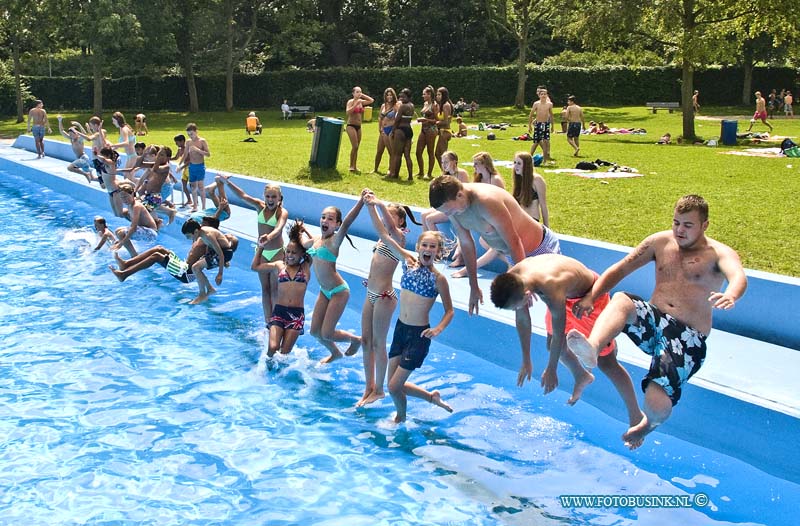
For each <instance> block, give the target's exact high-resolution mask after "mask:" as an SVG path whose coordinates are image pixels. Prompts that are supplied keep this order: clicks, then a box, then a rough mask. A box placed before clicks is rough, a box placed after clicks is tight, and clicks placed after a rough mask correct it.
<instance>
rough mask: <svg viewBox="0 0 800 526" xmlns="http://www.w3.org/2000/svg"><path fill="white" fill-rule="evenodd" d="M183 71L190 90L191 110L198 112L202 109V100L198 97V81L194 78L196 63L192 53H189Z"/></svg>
mask: <svg viewBox="0 0 800 526" xmlns="http://www.w3.org/2000/svg"><path fill="white" fill-rule="evenodd" d="M183 72H184V73H185V74H186V89H187V90H188V91H189V112H190V113H197V112H198V111H200V102H199V100H198V98H197V82H195V79H194V64H193V63H192V58H191V55H187V57H186V59H185V61H184V64H183Z"/></svg>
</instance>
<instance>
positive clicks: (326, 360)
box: [319, 351, 344, 363]
mask: <svg viewBox="0 0 800 526" xmlns="http://www.w3.org/2000/svg"><path fill="white" fill-rule="evenodd" d="M342 356H344V355H343V354H342V353H341V352H339V351H336V352H335V353H332V354H331V355H330V356H326V357H325V358H323V359H322V360H320V361H319V363H331V362H333V361H335V360H338V359H339V358H341V357H342Z"/></svg>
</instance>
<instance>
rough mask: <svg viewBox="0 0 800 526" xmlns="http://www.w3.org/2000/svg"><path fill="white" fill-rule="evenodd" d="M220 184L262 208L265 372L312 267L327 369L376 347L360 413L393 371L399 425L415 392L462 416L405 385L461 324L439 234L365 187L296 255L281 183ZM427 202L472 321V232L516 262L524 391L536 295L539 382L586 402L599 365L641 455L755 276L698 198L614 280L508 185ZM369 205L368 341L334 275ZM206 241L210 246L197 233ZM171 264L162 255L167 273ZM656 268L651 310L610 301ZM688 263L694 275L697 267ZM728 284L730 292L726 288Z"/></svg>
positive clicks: (297, 328) (631, 301) (296, 325)
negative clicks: (439, 223) (568, 380)
mask: <svg viewBox="0 0 800 526" xmlns="http://www.w3.org/2000/svg"><path fill="white" fill-rule="evenodd" d="M517 159H519V161H520V162H519V168H520V170H519V171H518V170H517V169H516V167H515V175H523V174H524V172H526V171H531V172H532V170H533V169H532V161H531V159H530V154H528V153H527V152H520V153H518V154H517V155H516V156H515V164H516V161H517ZM456 166H457V164H456ZM220 182H222V183H223V184H225V185H227V186H228V187H230V188H231V189H232V190H233V191H234V192H236V193H237V194H238V195H239V196H240V197H241V198H242V200H243V201H244V202H246V203H247V204H249V205H250V206H252V207H253V208H255V209H257V210H259V214H258V228H259V243H258V250H257V252H256V254H255V255H254V258H253V261H252V265H251V268H252V269H253V270H256V271H258V272H259V276H260V279H261V283H262V306H263V309H264V316H265V319H266V320H268V325H269V327H270V337H269V344H268V346H267V348H266V349H265V351H264V353H262V356H261V357H260V359H259V369H261V370H263V369H264V367H265V363H266V360H267V359H268V358H270V357H271V356H272V355H274V354H275V353H277V352H280V353H283V354H286V353H289V352H290V351H291V349H292V347H293V345H294V343H295V341H296V340H297V337H298V336H299V335H300V334H302V332H303V325H304V312H303V297H304V295H305V292H306V288H307V285H308V280H309V278H310V273H311V269H312V267H313V269H314V271H315V272H316V274H317V280H318V282H319V285H320V294H319V296H318V298H317V301H316V303H315V306H314V314H313V319H312V322H311V334H312V335H313V336H315V337H316V338H317V339H318V340H319V341H320V342H321V343H322V345H323V346H325V347H326V348H327V349H328V350H329V352H330V355H329V356H328V357H326V358H325V359H324V360H323V362H326V363H327V362H330V361H332V360H335V359H338V358H341V357H342V356H343V354H344V355H354V354H356V353H357V352H358V349H359V347H361V346H363V347H364V352H363V360H364V370H365V378H366V386H365V391H364V394H363V396H362V398H361V400H359V402H358V403H357V405H358V406H364V405H367V404H370V403H372V402H374V401H376V400H379V399H381V398H383V397H384V396H385V394H384V391H383V385H384V381H385V379H386V375H387V373H388V389H389V392H390V394H391V396H392V398H393V400H394V402H395V406H396V408H397V413H396V415H395V421H397V422H400V421H403V420H404V419H405V417H406V399H407V396H413V397H418V398H422V399H424V400H427V401H428V402H430V403H433V404H435V405H439V406H441V407H443V408H444V409H446V410H448V411H452V409H451V408H450V407H449V405H448V404H447V403H446V402H444V401H443V400H442V399H441V394H440V393H438V392H437V391H433V392H429V391H427V390H425V389H422V388H421V387H419V386H416V385H414V384H412V383H410V382H408V381H407V380H408V378H409V375H410V374H411V372H412V371H413V370H414V369H416V368H418V367H419V366H420V365H421V364H422V362H423V360H424V358H425V356H426V355H427V352H428V347H429V345H430V338H432V337H435V336H436V335H438V334H439V333H441V331H442V330H444V328H445V327H446V326H447V325H448V324H449V323H450V321H451V320H452V317H453V312H454V311H453V306H452V301H451V299H450V293H449V287H448V285H447V279H446V278H445V277H444V276H443V275H442V274H441V273H440V272H438V271H437V269H436V268H435V266H434V263H435V262H437V261H439V260H441V259H442V258H443V257H444V256H445V255H446V253H447V248H448V246H449V245H448V243H447V242H446V240H445V239H444V237H443V236H442V234H441V233H439V232H438V231H433V230H429V231H424V232H423V233H422V234H421V235H420V237H419V238H418V240H417V243H416V249H417V254H416V255H415V254H413V253H412V252H409V251H406V250H405V249H404V248H403V247H404V245H405V231H404V226H405V221H406V215H407V212H408V211H407V210H406V209H404V208H403V207H401V206H399V205H390V204H386V203H383V202H381V201H380V200H379V199H377V197H376V196H375V195H374V193H373V192H371V191H369V190H368V189H365V190H364V191H363V192H362V195H361V199H360V200H358V201H357V202H356V204H355V206H354V207H353V209H352V210H350V211H349V212H348V213H347V214H346V215H345V216H343V215H342V212H341V211H340V210H339V209H337V208H335V207H327V208H325V209H324V210H323V211H322V215H321V218H320V235H319V236H313V235H311V234H310V233H309V232H307V231H306V229H305V228H304V226H303V224H302V222H299V221H298V222H295V223H294V224H293V225H292V226H291V228H290V235H289V243H288V244H287V245H286V246H285V248H284V247H283V241H282V232H283V229H284V227H285V226H286V224H287V220H288V212H287V211H286V210H285V209H284V208H283V206H282V195H281V192H280V188H279V187H277V186H275V185H267V186H266V187H265V190H264V200H263V201H262V200H261V199H257V198H254V197H251V196H248V195H247V194H246V193H244V192H243V191H242V190H241V189H240V188H239V187H238V186H236V185H235V183H233V181H230V180H229V179H224V178H223V180H222V181H220ZM429 197H430V204H431V207H432V209H433V210H434V211H435V213H438V214H441V215H443V216H445V217H446V218H447V219H448V220H449V221H450V223H451V226H452V227H453V228H454V229H455V231H456V233H457V236H458V240H459V244H460V246H461V252H462V257H463V258H464V262H465V264H466V271H467V275H468V277H469V279H470V300H469V310H470V313H472V312H476V313H477V310H478V305H479V303H481V302H482V293H481V291H480V288H479V287H478V283H477V273H476V268H477V261H476V259H477V258H476V254H475V246H474V241H473V240H472V236H471V233H470V231H478V232H480V233H481V238H482V239H483V240H484V242H485V243H486V244H487V245H488V247H489V248H492V249H494V250H495V251H497V252H499V253H500V254H501V255H502V256H504V257H505V258H506V259H507V260H508V262H509V263H510V264H514V266H513V267H512V268H511V269H510V270H509V271H508V272H506V273H503V274H501V275H499V276H498V277H497V278H496V279H495V280H494V281H493V283H492V301H493V302H494V303H495V305H496V306H498V307H500V308H507V309H512V310H515V312H516V323H517V329H518V334H519V338H520V345H521V349H522V356H523V361H522V366H521V368H520V372H519V375H518V384H519V385H522V384H523V383H524V382H525V380H526V379H527V380H530V379H531V375H532V370H533V367H532V363H531V358H530V339H531V320H530V312H529V306H530V304H531V302H532V301H534V300H535V298H537V297H538V298H540V299H542V300H543V301H544V302H545V304H546V306H547V307H548V320H547V325H548V327H547V328H548V343H547V345H548V349H549V352H550V359H549V361H548V364H547V368H546V369H545V371H544V373H543V375H542V378H541V385H542V387H543V388H544V391H545V393H549V392H551V391H553V390H554V389H555V388H556V387H557V386H558V377H557V365H558V362H559V361H561V362H562V363H564V364H565V365H566V366H567V367H568V369H569V370H570V372H571V373H572V374H573V376H574V378H575V383H574V388H573V392H572V396H571V397H570V399H569V401H568V403H570V404H574V403H575V402H577V400H578V399H579V398H580V396H581V394H582V392H583V390H584V389H585V388H586V387H587V386H589V385H590V384H591V383H592V382H593V380H594V376H593V375H592V373H591V372H590V369H591V368H593V367H595V366H598V367H600V369H601V370H602V371H603V372H604V373H605V374H606V375H607V376H608V377H609V378H610V379H611V380H612V382H613V383H614V385H615V387H616V388H617V390H618V392H619V393H620V395H621V398H622V399H623V401H624V403H625V406H626V408H627V411H628V415H629V423H630V427H629V429H628V430H627V432H626V433H625V434H624V435H623V440H624V442H625V444H626V445H627V446H628V447H630V448H636V447H639V446H640V445H641V444H642V442H643V440H644V437H645V436H646V435H647V434H648V433H650V432H651V431H652V430H653V429H655V427H657V426H658V425H659V424H661V423H663V422H664V421H665V420H666V419H667V418H668V417H669V415H670V414H671V411H672V407H673V406H674V405H675V404H677V402H678V400H679V399H680V397H681V392H682V386H683V385H684V384H685V382H686V381H688V379H689V378H691V376H692V375H694V374H695V373H696V372H697V371H698V370H699V368H700V366H701V365H702V363H703V360H704V359H705V353H706V347H705V339H706V336H707V334H708V333H709V332H710V330H711V313H712V310H713V308H720V309H730V308H732V307H733V306H734V304H735V302H736V301H737V300H738V299H739V298H740V297H741V296H742V295H743V294H744V291H745V289H746V285H747V280H746V277H745V275H744V271H743V268H742V265H741V262H740V260H739V258H738V255H737V254H736V252H735V251H734V250H733V249H731V248H730V247H727V246H726V245H723V244H722V243H719V242H718V241H715V240H713V239H711V238H708V237H706V236H705V230H706V229H707V227H708V205H707V203H706V202H705V200H704V199H703V198H702V197H700V196H695V195H689V196H684V197H683V198H681V199H680V200H679V201H678V203H677V204H676V207H675V212H674V217H673V226H672V230H668V231H664V232H659V233H657V234H654V235H652V236H649V237H648V238H647V239H645V240H644V241H643V242H642V243H641V244H640V245H639V246H638V247H637V248H636V249H635V250H634V251H633V252H632V253H631V254H630V255H628V256H627V257H626V258H624V259H623V260H622V261H620V262H619V263H617V264H615V265H613V266H612V267H610V268H609V269H608V270H607V271H606V272H605V273H604V274H603V275H602V276H598V275H597V274H596V273H594V272H593V271H591V270H590V269H588V268H587V267H586V266H584V265H583V264H582V263H581V262H579V261H577V260H575V259H573V258H569V257H566V256H563V255H561V254H560V247H559V243H558V238H557V237H556V236H555V234H554V233H553V232H552V231H550V230H549V229H548V228H547V226H545V225H543V224H541V223H539V222H538V221H535V220H534V219H533V218H532V217H531V216H530V215H529V214H527V213H526V212H525V211H524V209H523V208H522V207H521V206H520V204H519V203H518V202H517V200H516V199H514V197H513V196H512V195H511V194H509V193H508V192H506V191H505V190H503V189H501V188H499V187H497V186H494V185H490V184H481V183H466V182H462V181H461V180H460V178H457V177H454V176H451V175H444V176H441V177H438V178H436V179H434V181H432V183H431V186H430V191H429ZM364 205H367V206H368V208H369V213H370V216H371V218H372V222H373V224H374V226H375V228H376V230H377V232H378V234H379V237H380V241H379V243H378V244H377V245H376V246H375V248H374V251H373V256H372V261H371V263H370V272H369V279H368V280H367V281H366V286H367V298H366V301H365V304H364V309H363V315H362V335H361V336H360V337H359V336H357V335H354V334H351V333H349V332H346V331H342V330H338V329H336V325H337V323H338V321H339V318H340V317H341V315H342V312H343V311H344V308H345V307H346V304H347V301H348V300H349V287H348V285H347V283H346V282H345V280H344V279H343V278H342V277H341V275H340V274H339V273H338V272H337V270H336V259H337V257H338V254H339V248H340V246H341V244H342V242H343V241H344V239H346V238H347V231H348V229H349V227H350V225H351V224H352V223H353V221H354V220H355V218H356V217H357V215H358V214H359V212H360V211H361V209H362V207H363V206H364ZM203 228H210V227H203ZM195 243H196V244H197V243H198V240H197V239H196V238H195ZM193 248H194V245H193ZM173 256H174V255H173V254H170V255H169V256H167V255H163V254H162V255H160V256H159V257H160V258H162V261H161V262H162V264H163V265H164V266H165V267H168V270H169V261H171V258H172V257H173ZM190 256H191V251H190ZM650 261H656V262H657V267H656V289H655V291H654V293H653V296H652V298H651V300H650V302H646V301H644V300H642V299H641V298H638V297H636V296H633V295H630V294H626V293H617V294H615V295H614V297H613V299H612V298H610V297H609V294H608V292H609V290H610V289H611V288H612V287H613V286H615V285H616V284H617V283H619V281H621V280H622V279H623V278H624V277H625V276H627V275H628V274H630V273H631V272H633V271H634V270H636V269H637V268H639V267H641V266H643V265H645V264H646V263H648V262H650ZM399 262H402V267H403V274H402V279H401V294H400V298H399V299H398V298H397V296H396V293H395V291H394V288H393V285H392V276H393V274H394V270H395V268H396V266H397V265H398V264H399ZM127 264H128V262H124V263H123V265H127ZM687 265H689V266H690V267H691V271H689V270H685V268H686V266H687ZM682 269H684V270H682ZM726 280H727V282H728V285H727V287H726V288H725V289H724V290H723V291H720V290H721V288H722V287H723V284H724V282H725V281H726ZM709 291H710V293H709ZM437 296H441V298H442V304H443V307H444V315H443V317H442V319H441V320H440V321H439V323H438V324H436V325H435V326H434V327H431V326H430V324H429V319H428V318H429V313H430V311H431V308H432V306H433V304H434V302H435V298H436V297H437ZM397 303H399V304H400V315H399V319H398V323H397V325H396V327H395V333H394V337H393V340H392V345H391V349H390V352H389V354H388V355H387V354H386V340H387V335H388V328H389V323H390V320H391V317H392V314H393V312H394V309H395V307H396V305H397ZM621 332H626V334H627V335H628V336H629V337H630V338H631V339H632V340H633V341H634V342H635V343H636V344H637V345H638V346H639V347H640V348H641V349H642V350H643V351H644V352H646V353H648V354H650V355H651V356H652V362H651V367H650V371H649V372H648V374H647V376H646V377H645V379H644V380H643V381H642V389H643V391H644V392H645V403H644V408H643V410H642V409H640V407H639V404H638V401H637V399H636V395H635V392H634V389H633V383H632V381H631V378H630V375H629V374H628V372H627V371H626V370H625V369H624V368H623V367H622V366H621V365H620V364H619V362H618V361H617V360H616V346H615V343H614V337H615V336H616V335H618V334H619V333H621ZM337 342H345V343H347V344H348V348H347V350H346V352H345V353H342V351H341V350H339V348H338V347H337V345H336V344H337ZM387 369H388V370H387Z"/></svg>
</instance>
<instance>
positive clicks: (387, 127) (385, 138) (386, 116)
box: [372, 88, 397, 177]
mask: <svg viewBox="0 0 800 526" xmlns="http://www.w3.org/2000/svg"><path fill="white" fill-rule="evenodd" d="M395 106H397V93H395V91H394V88H386V90H384V92H383V104H381V109H380V116H379V117H378V150H377V152H375V169H374V170H373V171H372V173H378V170H379V168H380V166H381V159H383V151H384V150H389V158H390V159H391V157H392V150H391V146H392V144H391V141H390V140H389V134H390V133H392V128H393V127H394V115H395V111H396V109H395ZM389 164H391V162H390V163H389ZM391 176H392V173H391V167H390V171H389V173H388V174H387V177H391Z"/></svg>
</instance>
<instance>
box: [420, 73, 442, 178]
mask: <svg viewBox="0 0 800 526" xmlns="http://www.w3.org/2000/svg"><path fill="white" fill-rule="evenodd" d="M435 96H436V94H435V92H434V91H433V86H426V87H425V89H423V90H422V101H423V102H422V111H421V115H422V116H421V117H420V118H419V119H417V122H419V123H421V124H422V130H420V132H419V138H418V139H417V166H419V170H418V172H417V177H420V178H423V179H426V180H427V179H430V178H431V176H432V174H433V163H434V160H433V156H434V151H435V146H436V136H437V135H438V130H437V129H436V120H437V119H436V117H437V114H438V113H439V106H438V105H437V104H436V101H434V100H433V99H434V97H435ZM426 148H427V149H428V174H427V175H425V176H423V173H424V172H425V168H424V167H425V164H424V163H423V160H422V152H423V151H424V150H425V149H426ZM439 162H440V163H441V161H439Z"/></svg>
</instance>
